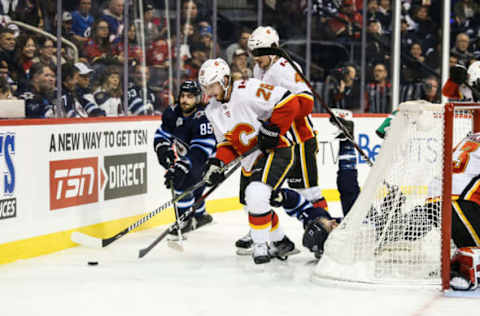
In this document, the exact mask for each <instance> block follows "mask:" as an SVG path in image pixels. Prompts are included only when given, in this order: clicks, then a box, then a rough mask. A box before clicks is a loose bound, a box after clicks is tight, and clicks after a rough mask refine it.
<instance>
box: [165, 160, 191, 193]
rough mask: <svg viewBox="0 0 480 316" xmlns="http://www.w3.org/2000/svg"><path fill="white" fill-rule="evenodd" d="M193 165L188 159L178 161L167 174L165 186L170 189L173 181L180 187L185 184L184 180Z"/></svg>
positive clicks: (174, 184)
mask: <svg viewBox="0 0 480 316" xmlns="http://www.w3.org/2000/svg"><path fill="white" fill-rule="evenodd" d="M191 167H192V164H191V163H190V161H189V160H187V159H182V160H179V161H177V162H176V163H175V165H174V166H173V167H171V168H169V169H168V171H167V173H166V174H165V186H166V187H167V188H168V189H170V188H171V183H172V182H173V186H174V187H175V188H179V187H180V186H181V185H182V184H183V181H185V178H186V176H187V174H188V173H189V172H190V168H191Z"/></svg>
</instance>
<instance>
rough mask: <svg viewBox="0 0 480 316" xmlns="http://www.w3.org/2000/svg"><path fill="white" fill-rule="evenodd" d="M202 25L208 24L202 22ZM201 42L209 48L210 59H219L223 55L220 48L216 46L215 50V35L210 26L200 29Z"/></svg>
mask: <svg viewBox="0 0 480 316" xmlns="http://www.w3.org/2000/svg"><path fill="white" fill-rule="evenodd" d="M201 23H205V24H206V22H201ZM199 34H200V42H201V43H203V45H205V47H206V48H207V50H208V53H207V56H208V57H209V58H215V57H219V56H221V55H222V50H221V49H220V46H219V45H218V43H217V45H216V47H215V50H214V48H213V39H212V37H213V33H212V27H211V26H210V25H208V24H207V25H204V26H202V27H201V28H200V33H199Z"/></svg>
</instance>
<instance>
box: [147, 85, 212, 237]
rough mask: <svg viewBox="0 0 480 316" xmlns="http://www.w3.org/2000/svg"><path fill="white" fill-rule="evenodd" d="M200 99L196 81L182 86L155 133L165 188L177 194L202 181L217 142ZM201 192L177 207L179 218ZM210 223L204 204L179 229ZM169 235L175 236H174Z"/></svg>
mask: <svg viewBox="0 0 480 316" xmlns="http://www.w3.org/2000/svg"><path fill="white" fill-rule="evenodd" d="M201 95H202V92H201V89H200V86H199V84H198V83H197V82H196V81H191V80H187V81H185V82H183V83H182V85H181V86H180V94H179V98H178V102H177V104H175V105H173V106H170V107H169V108H168V109H167V110H165V111H164V112H163V117H162V125H161V126H160V128H158V129H157V131H156V133H155V138H154V142H153V145H154V148H155V152H156V153H157V157H158V162H159V163H160V164H161V165H162V166H163V167H164V168H165V169H166V170H167V173H166V175H165V185H166V186H167V188H170V185H171V183H173V186H174V188H175V193H176V194H181V193H182V192H184V191H185V190H186V189H188V188H189V187H191V186H192V185H194V184H196V183H198V182H199V181H201V180H202V174H203V169H204V167H205V165H206V161H207V159H208V158H209V157H210V156H211V155H212V154H213V153H214V152H215V147H216V140H215V136H214V134H213V129H212V126H211V124H210V122H209V121H208V119H207V117H206V116H205V113H204V111H203V105H202V104H201V101H200V100H201ZM203 190H204V187H201V188H199V189H197V190H196V191H194V192H193V195H189V196H187V197H186V198H184V199H182V200H180V201H179V202H178V203H177V208H178V213H179V214H178V215H179V216H181V215H182V214H183V213H185V212H186V211H187V210H188V209H189V208H191V207H193V205H194V204H195V202H196V201H197V200H198V199H199V198H200V197H201V195H202V193H203ZM211 221H212V217H211V216H210V215H209V214H207V213H205V203H202V204H201V205H200V206H199V207H197V209H196V210H195V213H194V215H193V217H191V218H190V219H188V220H187V221H186V222H185V223H184V225H182V226H183V227H182V232H188V231H190V230H193V229H196V228H198V227H200V226H203V225H205V224H208V223H210V222H211ZM171 234H172V235H176V234H177V232H176V231H174V232H172V233H171Z"/></svg>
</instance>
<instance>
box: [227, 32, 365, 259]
mask: <svg viewBox="0 0 480 316" xmlns="http://www.w3.org/2000/svg"><path fill="white" fill-rule="evenodd" d="M278 46H279V36H278V33H277V31H276V30H275V29H274V28H272V27H270V26H259V27H258V28H257V29H255V30H254V31H253V33H252V34H251V35H250V37H249V39H248V49H249V50H250V52H251V53H252V54H253V55H254V56H255V50H256V49H258V48H270V47H278ZM254 60H255V67H254V69H253V74H254V77H255V78H257V79H260V80H263V81H265V82H267V83H269V84H272V85H276V86H280V87H283V88H286V89H288V90H290V91H292V92H293V93H296V94H297V95H298V98H299V104H300V107H299V110H298V114H297V116H296V117H295V120H294V123H293V124H292V127H291V128H290V130H289V133H290V134H291V135H292V137H293V138H294V139H295V140H296V141H297V143H298V145H296V147H295V155H296V159H295V165H294V166H293V167H292V169H291V171H290V173H289V175H288V180H287V182H288V185H289V187H291V188H294V189H296V190H297V191H298V192H300V193H301V194H302V195H304V196H305V197H306V198H307V200H309V201H310V202H312V204H313V205H314V206H315V207H322V208H324V209H328V207H327V202H326V200H325V198H324V197H323V195H322V191H321V188H320V187H319V186H318V167H317V159H316V155H317V152H318V145H317V141H316V137H315V136H316V132H315V131H314V129H313V124H312V122H311V119H310V116H309V114H310V113H311V112H312V109H313V105H314V100H313V95H312V92H311V90H310V88H309V87H308V86H307V84H306V83H305V82H304V81H303V80H302V78H301V76H300V75H299V74H298V73H297V72H296V71H295V69H294V68H293V67H292V66H291V65H290V64H289V62H288V61H287V60H286V59H285V58H283V57H281V58H280V57H278V56H255V57H254ZM340 112H341V113H339V112H337V113H338V114H341V115H342V116H344V115H347V114H348V113H349V112H348V111H340ZM349 114H350V115H349V117H348V118H349V119H351V113H349ZM341 120H342V123H343V124H344V125H347V126H348V127H349V128H350V134H352V135H353V122H351V121H348V122H347V120H346V119H344V118H341ZM338 136H339V140H340V151H339V158H340V162H339V171H338V178H337V187H338V188H339V191H340V196H341V201H342V207H343V211H344V215H346V214H347V213H348V211H349V210H350V208H351V206H352V205H353V202H354V201H355V200H356V198H357V196H358V193H359V192H360V188H359V186H358V181H357V170H356V158H355V157H356V156H355V149H354V147H353V145H352V144H351V143H350V142H349V141H348V140H347V139H346V138H345V136H344V135H343V134H341V133H339V135H338ZM235 245H236V246H237V248H238V251H237V253H239V254H243V253H248V251H249V250H248V249H249V247H250V246H251V238H250V236H249V234H247V235H246V236H244V237H243V238H241V239H239V240H238V241H237V242H236V243H235Z"/></svg>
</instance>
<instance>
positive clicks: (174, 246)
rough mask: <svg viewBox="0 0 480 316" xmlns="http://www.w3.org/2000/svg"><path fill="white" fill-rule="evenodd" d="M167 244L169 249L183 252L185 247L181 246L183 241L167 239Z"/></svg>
mask: <svg viewBox="0 0 480 316" xmlns="http://www.w3.org/2000/svg"><path fill="white" fill-rule="evenodd" d="M167 246H168V247H169V248H170V249H173V250H176V251H179V252H183V251H184V250H185V249H184V248H183V241H173V240H167Z"/></svg>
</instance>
